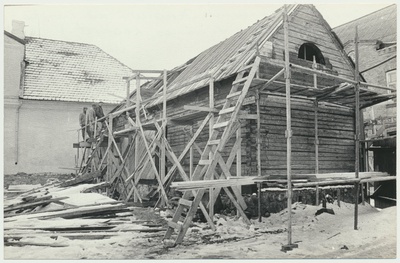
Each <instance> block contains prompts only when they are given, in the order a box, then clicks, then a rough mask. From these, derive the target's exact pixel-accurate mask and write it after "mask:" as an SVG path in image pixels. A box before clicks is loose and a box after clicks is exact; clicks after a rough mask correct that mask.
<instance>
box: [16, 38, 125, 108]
mask: <svg viewBox="0 0 400 263" xmlns="http://www.w3.org/2000/svg"><path fill="white" fill-rule="evenodd" d="M25 40H26V45H25V61H26V62H27V66H26V68H25V78H24V92H23V95H22V98H23V99H32V100H56V101H79V102H99V101H102V102H104V103H120V102H121V97H125V96H126V82H125V80H123V79H122V78H123V77H125V76H130V75H132V70H131V69H130V68H129V67H127V66H125V65H124V64H122V63H121V62H119V61H118V60H116V59H115V58H113V57H112V56H110V55H108V54H107V53H106V52H104V51H103V50H101V49H100V48H98V47H97V46H95V45H90V44H83V43H76V42H66V41H60V40H52V39H44V38H35V37H26V38H25ZM111 94H114V95H111Z"/></svg>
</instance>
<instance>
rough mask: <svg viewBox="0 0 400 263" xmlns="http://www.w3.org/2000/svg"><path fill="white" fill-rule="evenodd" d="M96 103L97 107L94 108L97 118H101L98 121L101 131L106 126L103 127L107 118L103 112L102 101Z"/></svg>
mask: <svg viewBox="0 0 400 263" xmlns="http://www.w3.org/2000/svg"><path fill="white" fill-rule="evenodd" d="M94 105H95V107H94V108H93V109H94V112H95V114H96V118H97V120H100V121H99V122H98V123H97V125H98V131H101V130H102V129H104V128H105V127H103V122H104V121H105V118H103V117H104V112H103V107H102V105H103V103H102V102H101V101H100V102H99V103H96V104H94Z"/></svg>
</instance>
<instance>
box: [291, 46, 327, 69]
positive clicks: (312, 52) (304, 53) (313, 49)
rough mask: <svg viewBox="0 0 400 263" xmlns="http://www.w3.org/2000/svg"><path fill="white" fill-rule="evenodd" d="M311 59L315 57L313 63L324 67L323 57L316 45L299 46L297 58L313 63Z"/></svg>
mask: <svg viewBox="0 0 400 263" xmlns="http://www.w3.org/2000/svg"><path fill="white" fill-rule="evenodd" d="M313 57H315V61H316V62H317V63H318V64H322V65H325V59H324V56H323V55H322V53H321V50H319V48H318V47H317V46H316V45H314V44H312V43H304V44H303V45H301V46H300V48H299V55H298V58H301V59H305V60H308V61H313Z"/></svg>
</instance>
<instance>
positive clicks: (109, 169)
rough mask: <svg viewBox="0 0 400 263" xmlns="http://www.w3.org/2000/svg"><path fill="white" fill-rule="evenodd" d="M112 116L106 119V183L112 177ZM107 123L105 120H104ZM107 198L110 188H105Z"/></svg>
mask: <svg viewBox="0 0 400 263" xmlns="http://www.w3.org/2000/svg"><path fill="white" fill-rule="evenodd" d="M113 120H114V119H113V115H109V117H108V149H109V150H108V153H107V154H108V156H107V182H109V181H110V179H111V177H112V166H113V162H112V156H111V155H112V147H113V145H112V140H111V137H112V136H113ZM106 121H107V120H106ZM106 193H107V196H110V194H112V193H110V188H109V187H107V191H106Z"/></svg>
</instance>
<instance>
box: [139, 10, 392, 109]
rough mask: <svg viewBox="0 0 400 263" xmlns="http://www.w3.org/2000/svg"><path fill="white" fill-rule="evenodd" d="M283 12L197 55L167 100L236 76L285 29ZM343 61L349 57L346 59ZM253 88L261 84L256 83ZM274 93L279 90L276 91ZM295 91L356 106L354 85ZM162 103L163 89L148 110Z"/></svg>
mask: <svg viewBox="0 0 400 263" xmlns="http://www.w3.org/2000/svg"><path fill="white" fill-rule="evenodd" d="M300 6H304V5H289V6H288V8H287V12H288V15H289V17H290V16H291V15H292V14H293V15H294V14H295V10H297V9H298V7H300ZM308 6H310V7H311V8H313V9H314V10H315V11H316V14H319V12H318V10H316V9H315V7H314V6H313V5H308ZM281 11H282V8H280V9H278V10H277V11H275V13H273V14H271V15H270V16H267V17H265V18H263V19H261V20H259V21H257V22H256V23H255V24H253V25H251V26H249V27H248V28H246V29H244V30H242V31H240V32H238V33H236V34H235V35H233V36H231V37H230V38H228V39H226V40H224V41H222V42H220V43H218V44H217V45H214V46H212V47H211V48H209V49H207V50H205V51H204V52H202V53H201V54H199V55H198V56H196V57H195V58H194V59H193V61H190V62H189V63H187V66H186V67H185V68H184V70H183V71H182V73H180V74H179V75H178V76H177V77H176V78H175V79H174V80H172V81H168V82H169V83H170V84H169V85H168V87H167V98H166V99H167V100H171V99H174V98H177V97H179V96H182V95H184V94H188V93H191V92H193V91H195V90H197V89H200V88H202V87H205V86H207V85H208V83H209V80H210V77H211V75H212V76H213V78H214V81H221V80H223V79H227V78H229V77H231V76H234V75H235V74H237V73H238V72H239V71H240V70H241V69H242V68H243V66H245V65H247V64H250V63H251V61H252V59H253V58H254V57H255V56H256V51H257V47H258V46H262V45H263V44H264V43H265V42H266V41H268V40H269V39H270V37H271V36H273V35H274V33H275V32H276V31H277V30H278V29H279V28H280V27H281V26H282V16H281V14H282V12H281ZM320 19H321V21H322V22H323V23H324V24H326V26H327V27H328V28H327V29H328V31H329V32H331V33H332V37H335V39H336V36H335V35H334V34H333V32H332V31H331V29H330V27H329V25H328V24H327V23H326V21H325V20H324V19H323V17H322V16H321V15H320ZM338 41H339V40H338ZM343 54H344V51H343ZM343 59H348V58H347V57H345V56H343ZM282 62H283V61H282ZM349 63H350V62H349ZM271 70H273V69H271ZM271 72H272V71H271ZM281 78H283V77H281ZM327 78H329V77H327ZM260 81H262V83H264V82H265V80H260ZM253 82H254V81H253ZM264 84H265V83H264ZM254 85H259V84H257V83H255V82H254ZM274 86H277V85H274ZM283 87H284V86H283ZM270 88H271V89H272V86H270ZM282 90H284V89H280V91H279V92H282ZM274 92H278V91H277V90H276V89H275V88H274ZM293 92H294V93H296V94H299V96H301V97H306V98H315V97H318V98H320V99H323V100H324V101H326V102H331V103H334V104H338V102H339V101H340V103H339V104H341V105H345V106H348V105H350V106H351V107H352V106H353V104H354V97H353V96H354V91H353V89H351V85H347V84H346V85H345V86H343V85H335V86H332V87H326V88H325V89H319V90H313V89H307V90H304V88H302V87H298V90H296V88H295V87H293ZM392 96H395V95H394V94H392V95H388V94H378V93H376V92H373V91H371V90H368V89H364V88H363V89H362V91H361V92H360V100H362V104H361V106H362V107H368V106H371V105H373V104H376V103H379V102H382V101H385V100H388V99H390V98H391V97H392ZM389 97H390V98H389ZM162 101H163V96H162V92H161V90H160V91H159V92H157V93H156V94H154V96H153V97H152V98H151V100H150V101H149V102H148V103H147V104H146V107H148V108H150V107H153V106H156V105H159V104H161V103H162Z"/></svg>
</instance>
